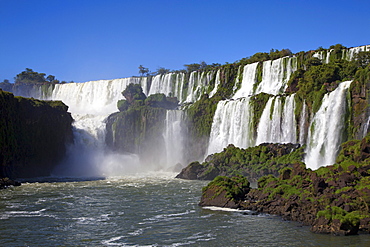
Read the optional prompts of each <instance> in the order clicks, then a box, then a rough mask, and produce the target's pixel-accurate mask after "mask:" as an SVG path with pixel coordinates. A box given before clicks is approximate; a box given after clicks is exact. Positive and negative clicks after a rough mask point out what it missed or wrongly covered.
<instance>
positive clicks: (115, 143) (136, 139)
mask: <svg viewBox="0 0 370 247" xmlns="http://www.w3.org/2000/svg"><path fill="white" fill-rule="evenodd" d="M165 119H166V109H163V108H154V107H150V106H145V105H143V106H140V107H137V108H131V109H129V110H127V111H123V112H117V113H113V114H111V115H110V116H109V117H108V118H107V121H106V123H107V124H106V129H107V133H106V143H107V145H108V146H109V147H110V148H111V149H112V150H114V151H118V152H120V153H135V154H138V155H139V156H140V158H141V160H142V161H144V162H145V161H146V160H147V161H150V163H151V164H153V163H160V162H161V160H160V159H161V158H164V157H161V156H160V155H153V154H162V153H165V142H164V138H163V128H164V121H165ZM154 157H156V158H158V159H159V160H153V159H154Z"/></svg>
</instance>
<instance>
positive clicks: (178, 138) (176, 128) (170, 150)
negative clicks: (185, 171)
mask: <svg viewBox="0 0 370 247" xmlns="http://www.w3.org/2000/svg"><path fill="white" fill-rule="evenodd" d="M182 119H183V111H181V110H167V113H166V121H165V130H164V133H163V136H164V140H165V144H166V163H167V164H166V165H167V168H171V167H174V168H175V169H176V168H177V167H176V165H177V164H181V166H183V165H185V164H184V162H185V159H184V135H183V133H182V130H183V126H182V124H183V122H182ZM177 171H179V170H177Z"/></svg>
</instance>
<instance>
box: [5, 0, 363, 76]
mask: <svg viewBox="0 0 370 247" xmlns="http://www.w3.org/2000/svg"><path fill="white" fill-rule="evenodd" d="M369 10H370V1H368V0H348V1H342V0H336V1H331V0H328V1H325V0H321V1H317V0H310V1H309V0H295V1H293V0H291V1H285V0H280V1H277V0H276V1H272V0H265V1H263V0H259V1H258V0H245V1H241V0H237V1H232V0H213V1H206V0H197V1H195V0H171V1H170V0H0V37H1V38H0V81H2V80H4V79H9V80H10V81H13V78H14V76H15V75H16V74H18V73H20V72H21V71H23V70H24V69H25V68H31V69H33V70H34V71H37V72H43V73H46V74H47V75H49V74H52V75H54V76H56V78H57V79H59V80H65V81H76V82H84V81H89V80H100V79H114V78H122V77H129V76H135V75H138V66H139V65H143V66H144V67H147V68H149V69H150V70H151V71H156V70H157V69H158V68H159V67H164V68H168V69H183V68H184V66H183V65H184V64H189V63H199V62H201V61H205V62H206V63H208V64H211V63H221V64H224V63H225V62H229V63H232V62H235V61H236V60H239V59H241V58H243V57H248V56H251V55H253V54H254V53H256V52H269V51H270V49H272V48H274V49H279V50H280V49H283V48H288V49H290V50H291V51H293V52H299V51H307V50H312V49H316V48H318V47H320V46H322V47H324V48H328V47H329V46H330V45H333V44H337V43H340V44H343V45H344V46H347V47H353V46H360V45H366V44H370V31H369V30H370V29H369V27H370V14H369V13H370V12H369Z"/></svg>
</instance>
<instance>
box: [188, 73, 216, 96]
mask: <svg viewBox="0 0 370 247" xmlns="http://www.w3.org/2000/svg"><path fill="white" fill-rule="evenodd" d="M213 73H214V72H212V71H210V72H198V71H193V72H191V73H190V78H189V84H188V87H187V97H186V99H185V101H183V102H188V103H190V102H195V101H197V100H199V99H200V97H201V96H202V95H203V94H204V93H205V92H206V91H207V89H208V87H209V82H210V81H211V79H212V77H213ZM215 87H216V85H215ZM216 91H217V88H216Z"/></svg>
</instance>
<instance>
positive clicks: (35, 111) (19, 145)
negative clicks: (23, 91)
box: [0, 90, 73, 178]
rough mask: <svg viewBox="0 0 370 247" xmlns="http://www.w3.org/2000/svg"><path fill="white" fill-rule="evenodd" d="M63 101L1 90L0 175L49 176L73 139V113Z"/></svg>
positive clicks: (18, 176)
mask: <svg viewBox="0 0 370 247" xmlns="http://www.w3.org/2000/svg"><path fill="white" fill-rule="evenodd" d="M67 110H68V107H67V106H66V105H65V104H63V103H62V102H60V101H41V100H35V99H27V98H23V97H14V95H13V94H11V93H8V92H5V91H2V90H0V130H1V131H0V177H10V178H30V177H39V176H48V175H50V172H51V171H52V170H53V169H54V167H55V166H56V165H57V164H58V163H59V162H60V161H61V160H62V159H63V158H64V155H65V152H66V145H67V144H68V143H71V142H73V133H72V121H73V119H72V117H71V115H70V114H69V113H68V112H67Z"/></svg>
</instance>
